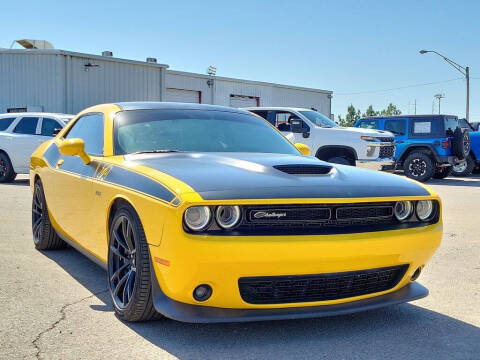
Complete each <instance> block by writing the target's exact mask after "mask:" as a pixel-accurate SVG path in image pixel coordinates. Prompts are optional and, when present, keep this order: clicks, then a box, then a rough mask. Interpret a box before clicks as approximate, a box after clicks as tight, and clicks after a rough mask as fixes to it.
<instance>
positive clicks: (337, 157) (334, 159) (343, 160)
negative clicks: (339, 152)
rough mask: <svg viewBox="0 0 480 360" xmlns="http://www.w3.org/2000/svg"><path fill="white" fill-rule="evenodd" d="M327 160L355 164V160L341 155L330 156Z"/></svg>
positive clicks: (333, 162)
mask: <svg viewBox="0 0 480 360" xmlns="http://www.w3.org/2000/svg"><path fill="white" fill-rule="evenodd" d="M327 162H329V163H332V164H340V165H349V166H355V161H352V160H351V159H347V158H345V157H341V156H335V157H332V158H330V159H328V160H327Z"/></svg>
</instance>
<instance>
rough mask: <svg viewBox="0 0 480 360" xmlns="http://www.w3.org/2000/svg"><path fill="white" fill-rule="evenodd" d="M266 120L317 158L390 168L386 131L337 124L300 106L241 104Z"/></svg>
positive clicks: (390, 147) (391, 142)
mask: <svg viewBox="0 0 480 360" xmlns="http://www.w3.org/2000/svg"><path fill="white" fill-rule="evenodd" d="M244 110H248V111H250V112H252V113H254V114H256V115H259V116H261V117H263V118H264V119H266V120H268V121H269V122H270V123H271V124H272V125H274V126H275V127H277V129H278V130H280V131H281V132H282V133H283V134H284V135H285V136H286V137H287V138H288V139H289V140H291V141H292V142H300V143H304V144H306V145H308V146H309V147H310V149H311V150H312V155H314V156H316V157H317V158H319V159H320V160H325V161H328V162H331V163H337V164H345V165H352V166H355V165H359V166H362V167H366V168H369V169H374V170H381V169H383V170H392V169H393V164H394V160H393V155H394V153H395V145H394V135H393V134H392V133H390V132H388V131H381V130H371V129H361V128H353V127H341V126H338V124H336V123H335V122H333V121H332V120H330V119H329V118H327V117H326V116H325V115H323V114H321V113H319V112H317V111H314V110H311V109H302V108H287V107H250V108H244Z"/></svg>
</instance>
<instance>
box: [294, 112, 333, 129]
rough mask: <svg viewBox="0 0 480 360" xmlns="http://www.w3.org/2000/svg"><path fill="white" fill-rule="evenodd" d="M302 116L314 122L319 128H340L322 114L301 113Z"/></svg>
mask: <svg viewBox="0 0 480 360" xmlns="http://www.w3.org/2000/svg"><path fill="white" fill-rule="evenodd" d="M300 114H302V115H305V116H306V117H307V118H308V119H309V120H310V121H311V122H313V123H314V124H315V125H317V126H320V127H327V128H331V127H338V125H337V124H336V123H335V122H334V121H332V120H330V119H329V118H328V117H326V116H325V115H323V114H320V113H319V112H316V111H300Z"/></svg>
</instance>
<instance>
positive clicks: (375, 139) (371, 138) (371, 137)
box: [361, 136, 377, 141]
mask: <svg viewBox="0 0 480 360" xmlns="http://www.w3.org/2000/svg"><path fill="white" fill-rule="evenodd" d="M361 139H362V140H365V141H377V138H375V137H373V136H361Z"/></svg>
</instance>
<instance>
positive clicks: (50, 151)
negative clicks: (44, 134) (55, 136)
mask: <svg viewBox="0 0 480 360" xmlns="http://www.w3.org/2000/svg"><path fill="white" fill-rule="evenodd" d="M43 157H44V158H45V160H47V163H48V165H50V167H52V168H55V167H56V166H57V164H58V160H60V157H61V154H60V151H58V147H57V145H56V144H55V143H52V144H50V146H49V147H48V148H47V150H46V151H45V152H44V153H43Z"/></svg>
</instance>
